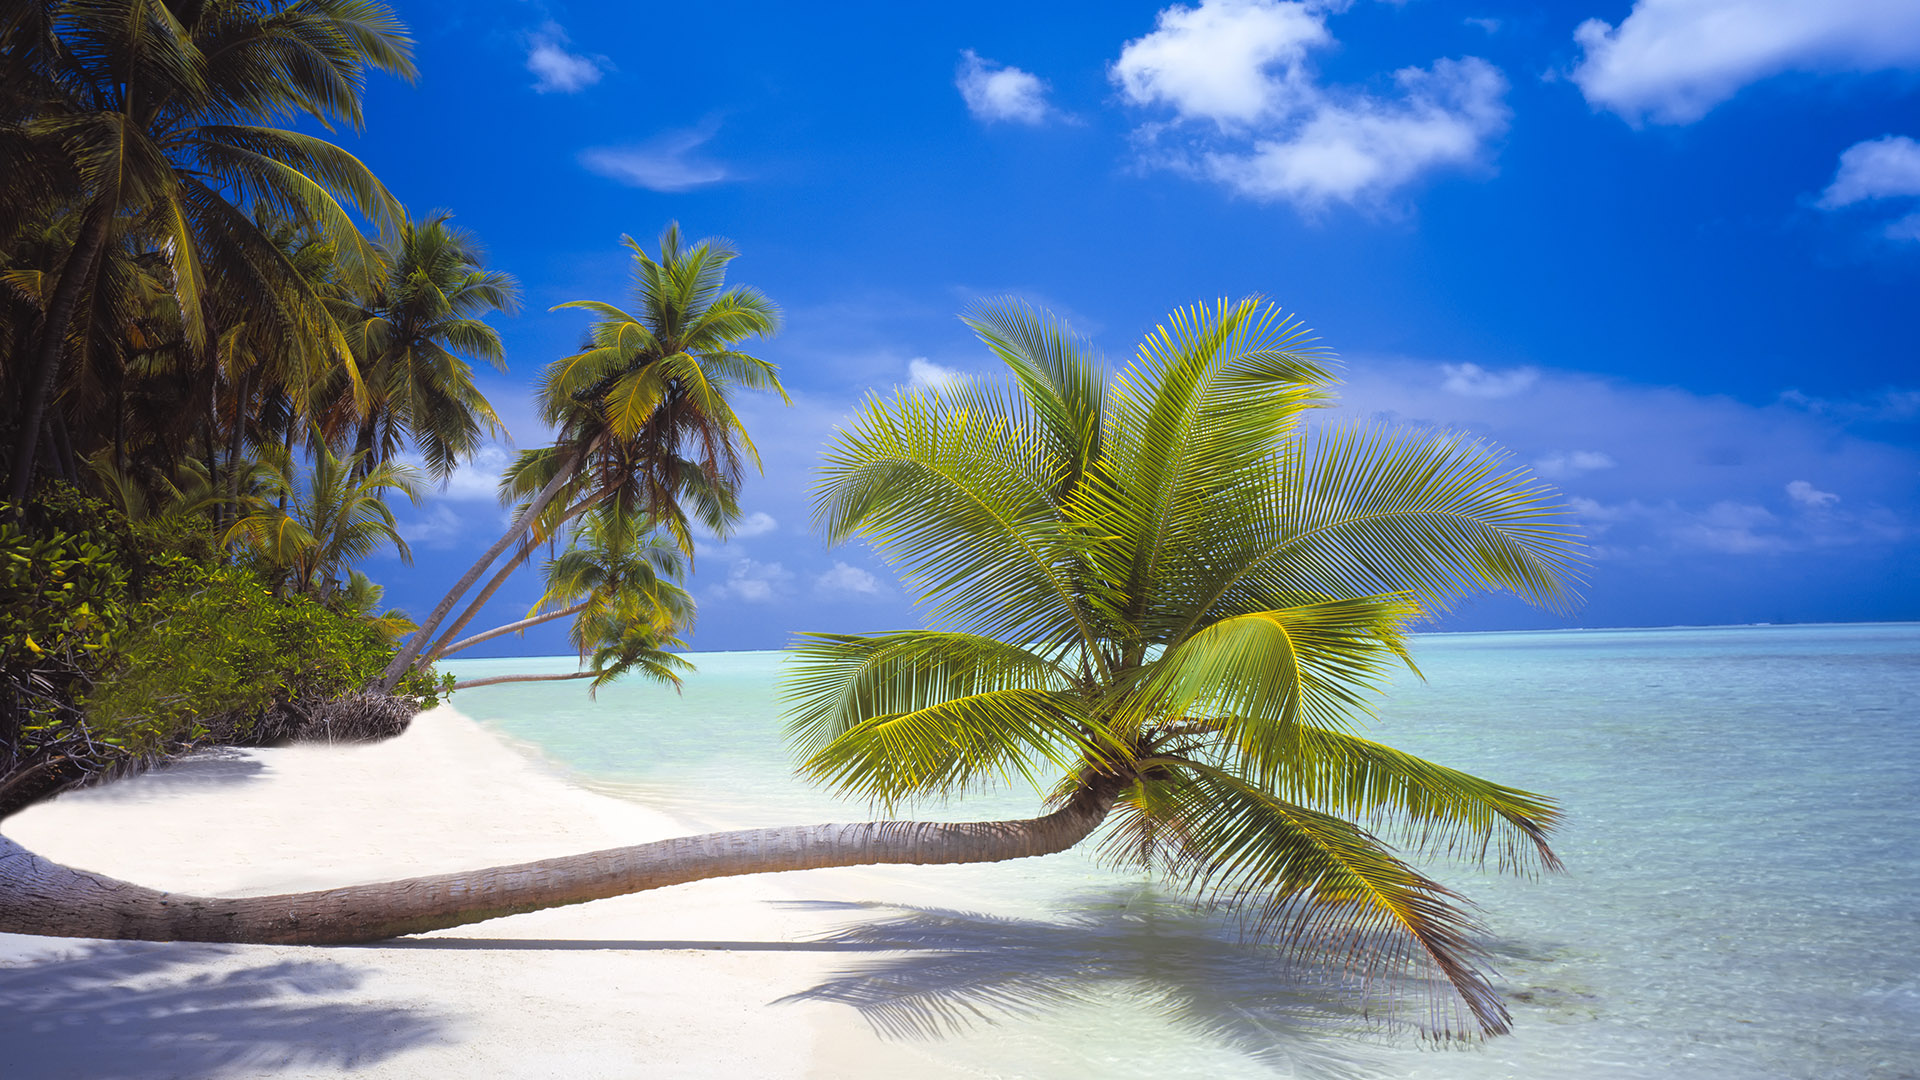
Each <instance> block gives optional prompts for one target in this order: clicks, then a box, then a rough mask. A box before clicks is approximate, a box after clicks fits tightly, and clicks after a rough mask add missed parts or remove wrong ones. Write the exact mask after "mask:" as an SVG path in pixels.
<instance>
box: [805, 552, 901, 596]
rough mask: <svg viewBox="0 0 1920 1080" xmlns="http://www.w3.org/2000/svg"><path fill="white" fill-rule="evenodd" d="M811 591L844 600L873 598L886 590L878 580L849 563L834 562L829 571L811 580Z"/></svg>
mask: <svg viewBox="0 0 1920 1080" xmlns="http://www.w3.org/2000/svg"><path fill="white" fill-rule="evenodd" d="M813 591H814V592H816V593H818V594H820V595H821V596H825V597H829V598H835V599H844V598H849V597H856V598H857V597H865V598H874V597H878V596H880V595H882V594H883V593H885V592H886V590H885V589H884V588H883V587H882V586H881V584H880V579H879V578H877V577H874V576H873V575H872V574H870V573H868V572H867V571H865V570H862V569H860V568H859V567H857V566H854V565H852V564H850V563H844V562H840V561H838V560H836V561H835V562H834V564H833V566H832V568H830V569H829V570H827V571H826V572H825V573H823V574H820V575H819V576H817V577H815V578H814V579H813Z"/></svg>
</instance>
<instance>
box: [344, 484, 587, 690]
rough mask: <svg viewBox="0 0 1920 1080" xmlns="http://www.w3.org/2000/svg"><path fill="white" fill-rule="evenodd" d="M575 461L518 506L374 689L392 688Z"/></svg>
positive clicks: (544, 505)
mask: <svg viewBox="0 0 1920 1080" xmlns="http://www.w3.org/2000/svg"><path fill="white" fill-rule="evenodd" d="M576 460H578V459H577V458H572V459H569V460H568V461H566V462H563V463H562V464H561V466H560V469H559V470H558V471H557V472H555V473H554V474H553V479H551V480H549V481H547V486H546V487H544V488H541V489H540V493H539V494H538V495H535V496H534V497H533V501H532V502H530V503H528V504H527V505H526V506H525V507H523V508H522V509H521V511H520V513H519V514H518V515H517V516H516V517H515V518H514V519H513V524H511V525H509V526H507V531H506V532H504V533H502V534H500V539H498V540H495V541H494V542H493V546H492V547H490V548H488V549H487V550H486V552H485V553H483V554H482V555H481V556H480V558H479V559H477V560H475V562H474V564H473V565H472V566H471V567H469V568H468V569H467V572H466V574H465V575H464V576H462V577H461V578H460V580H459V581H456V582H454V585H453V588H451V589H449V590H447V594H446V595H445V596H443V597H441V598H440V602H439V603H438V604H435V605H434V608H433V613H432V614H430V615H428V616H427V618H426V620H425V621H424V622H422V623H421V624H420V629H418V630H415V631H414V632H413V635H412V636H411V637H409V638H407V641H406V644H404V645H402V646H401V647H400V649H399V650H398V651H397V652H395V653H394V654H393V660H392V661H390V662H389V663H388V664H387V670H386V671H385V672H383V673H382V674H381V676H380V685H379V687H378V689H379V691H380V692H381V693H383V694H384V693H391V692H392V691H393V688H394V687H396V686H398V685H400V676H402V675H404V674H405V673H406V671H407V669H408V668H410V667H412V666H413V662H414V658H415V657H418V656H419V655H420V651H421V650H422V649H424V648H426V647H427V644H428V643H429V642H431V641H433V640H434V636H433V635H434V631H436V630H438V629H439V628H440V624H441V623H442V622H444V621H445V620H446V617H447V613H448V612H450V611H452V610H453V605H455V604H457V603H459V602H460V598H461V597H462V596H465V595H466V592H467V590H468V589H471V588H473V583H474V582H476V581H479V580H480V575H481V574H484V573H486V572H487V567H489V566H492V565H493V561H494V560H495V559H498V558H499V557H500V555H501V553H502V552H504V551H506V550H507V548H509V547H511V546H512V545H513V542H514V541H515V540H518V539H519V538H520V534H521V533H523V532H525V531H526V530H527V529H529V528H531V527H532V526H533V523H534V522H535V521H536V520H538V519H539V517H540V512H541V511H543V510H545V509H546V508H547V504H548V503H550V502H552V501H553V499H554V496H556V495H558V494H560V489H561V488H563V487H565V486H566V485H567V481H568V480H570V479H572V471H573V464H574V461H576Z"/></svg>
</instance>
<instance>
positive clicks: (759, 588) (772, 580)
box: [712, 558, 793, 604]
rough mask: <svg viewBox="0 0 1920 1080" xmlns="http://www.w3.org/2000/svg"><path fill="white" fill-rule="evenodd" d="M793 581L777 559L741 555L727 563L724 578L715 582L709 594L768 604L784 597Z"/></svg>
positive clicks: (791, 573)
mask: <svg viewBox="0 0 1920 1080" xmlns="http://www.w3.org/2000/svg"><path fill="white" fill-rule="evenodd" d="M792 583H793V571H791V570H788V569H787V568H786V567H785V566H783V565H781V564H780V563H777V562H759V561H756V560H754V559H747V558H741V559H736V560H734V562H733V564H732V565H731V566H729V567H727V580H726V581H725V582H723V583H722V584H720V585H718V586H715V587H714V589H713V590H712V595H714V596H715V597H718V598H721V599H732V600H741V601H745V602H746V603H749V604H771V603H774V602H775V601H777V600H781V599H784V598H785V597H786V596H787V593H788V592H789V586H791V584H792Z"/></svg>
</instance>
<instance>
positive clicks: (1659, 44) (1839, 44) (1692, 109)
mask: <svg viewBox="0 0 1920 1080" xmlns="http://www.w3.org/2000/svg"><path fill="white" fill-rule="evenodd" d="M1573 37H1574V41H1575V42H1576V43H1577V44H1579V46H1580V47H1581V49H1582V50H1583V51H1584V53H1585V55H1584V57H1583V59H1582V60H1581V61H1580V63H1579V65H1578V66H1576V67H1575V68H1574V70H1573V81H1574V82H1575V83H1576V84H1578V85H1579V87H1580V90H1581V92H1582V93H1584V94H1585V95H1586V97H1587V101H1588V103H1589V104H1591V105H1592V106H1593V107H1594V108H1596V109H1605V110H1607V111H1610V112H1614V113H1618V114H1619V115H1621V116H1622V117H1624V118H1626V119H1627V120H1628V121H1630V122H1634V123H1638V122H1640V121H1642V120H1652V121H1653V122H1655V123H1659V124H1690V123H1692V122H1693V121H1695V120H1698V119H1700V118H1701V117H1702V116H1705V115H1706V114H1707V113H1708V112H1709V111H1710V110H1712V109H1713V107H1714V106H1716V105H1719V104H1720V103H1721V102H1724V101H1726V100H1727V99H1728V98H1731V97H1733V96H1734V95H1735V94H1736V93H1738V92H1739V91H1740V90H1741V89H1742V88H1744V87H1746V86H1748V85H1750V84H1752V83H1755V82H1758V81H1760V80H1761V79H1765V78H1768V77H1770V76H1773V75H1778V74H1780V73H1782V72H1787V71H1806V72H1868V71H1881V70H1887V69H1899V68H1913V67H1920V4H1916V3H1914V2H1913V0H1636V2H1635V4H1634V5H1633V10H1632V11H1631V12H1629V13H1628V15H1627V17H1626V18H1625V19H1622V20H1621V21H1620V25H1618V26H1613V25H1610V24H1608V23H1607V22H1604V21H1603V20H1600V19H1588V20H1587V21H1586V22H1583V23H1581V24H1580V26H1579V27H1578V28H1577V29H1576V30H1574V33H1573Z"/></svg>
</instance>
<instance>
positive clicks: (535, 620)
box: [427, 601, 587, 663]
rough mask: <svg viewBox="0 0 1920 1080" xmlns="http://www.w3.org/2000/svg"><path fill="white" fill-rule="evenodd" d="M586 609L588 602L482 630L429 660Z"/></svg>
mask: <svg viewBox="0 0 1920 1080" xmlns="http://www.w3.org/2000/svg"><path fill="white" fill-rule="evenodd" d="M586 607H587V605H586V602H585V601H581V602H580V603H578V604H575V605H573V606H572V607H568V608H561V609H560V610H559V611H548V612H545V613H543V614H540V615H530V616H528V617H527V618H524V619H521V620H520V621H519V622H510V623H507V624H506V625H504V626H496V627H494V628H493V629H491V630H482V631H481V632H479V633H477V634H475V635H473V636H472V637H470V638H462V639H461V640H459V641H456V642H454V643H453V644H451V645H449V646H447V647H446V648H444V649H435V650H434V651H433V653H432V654H431V655H429V656H428V657H427V660H428V662H429V663H431V662H433V661H435V660H438V659H440V658H441V657H443V656H452V655H453V654H454V653H457V652H459V651H461V650H462V649H468V648H472V647H473V646H475V645H478V644H480V643H481V642H483V641H492V640H493V639H494V638H497V637H505V636H506V635H508V634H512V633H517V632H519V631H521V630H525V629H527V628H528V627H533V626H539V625H540V624H542V623H550V622H552V621H553V620H555V619H564V618H566V617H567V616H569V615H578V614H580V613H581V612H582V611H585V610H586Z"/></svg>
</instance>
